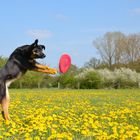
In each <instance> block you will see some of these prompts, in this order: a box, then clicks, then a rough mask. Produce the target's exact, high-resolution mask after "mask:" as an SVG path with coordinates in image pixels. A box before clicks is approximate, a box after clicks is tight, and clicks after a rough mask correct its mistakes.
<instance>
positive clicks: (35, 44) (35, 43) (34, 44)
mask: <svg viewBox="0 0 140 140" xmlns="http://www.w3.org/2000/svg"><path fill="white" fill-rule="evenodd" d="M37 45H38V39H36V40H35V42H34V43H33V44H31V46H32V47H34V46H37Z"/></svg>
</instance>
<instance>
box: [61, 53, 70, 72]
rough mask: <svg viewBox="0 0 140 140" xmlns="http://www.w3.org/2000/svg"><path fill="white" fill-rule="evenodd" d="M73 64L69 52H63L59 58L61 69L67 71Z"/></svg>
mask: <svg viewBox="0 0 140 140" xmlns="http://www.w3.org/2000/svg"><path fill="white" fill-rule="evenodd" d="M70 66H71V57H70V56H69V55H68V54H63V55H62V56H61V57H60V60H59V71H60V72H61V73H66V72H67V71H68V69H69V68H70Z"/></svg>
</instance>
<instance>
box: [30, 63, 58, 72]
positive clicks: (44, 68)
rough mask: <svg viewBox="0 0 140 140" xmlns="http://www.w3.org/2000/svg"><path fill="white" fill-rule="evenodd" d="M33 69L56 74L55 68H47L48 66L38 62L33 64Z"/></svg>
mask: <svg viewBox="0 0 140 140" xmlns="http://www.w3.org/2000/svg"><path fill="white" fill-rule="evenodd" d="M33 70H35V71H38V72H43V73H47V74H56V73H57V70H56V69H53V68H49V67H48V66H44V65H41V64H38V63H37V64H35V69H33Z"/></svg>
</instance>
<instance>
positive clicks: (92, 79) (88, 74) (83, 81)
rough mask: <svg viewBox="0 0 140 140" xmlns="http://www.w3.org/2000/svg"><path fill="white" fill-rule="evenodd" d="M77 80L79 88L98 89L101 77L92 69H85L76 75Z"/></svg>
mask: <svg viewBox="0 0 140 140" xmlns="http://www.w3.org/2000/svg"><path fill="white" fill-rule="evenodd" d="M76 79H77V81H79V84H80V85H79V88H81V89H98V88H101V83H102V80H101V77H100V75H99V74H98V73H97V72H96V71H95V70H93V69H87V70H86V71H84V72H83V73H80V74H79V75H77V76H76Z"/></svg>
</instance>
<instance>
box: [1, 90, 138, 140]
mask: <svg viewBox="0 0 140 140" xmlns="http://www.w3.org/2000/svg"><path fill="white" fill-rule="evenodd" d="M10 97H11V103H10V108H9V112H10V117H11V120H10V121H5V120H4V119H3V118H2V116H1V115H0V140H24V139H25V140H140V90H137V89H135V90H47V89H36V90H35V89H32V90H10ZM0 111H1V109H0Z"/></svg>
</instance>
